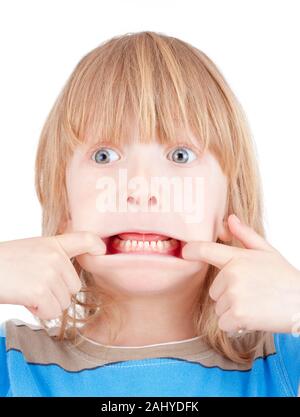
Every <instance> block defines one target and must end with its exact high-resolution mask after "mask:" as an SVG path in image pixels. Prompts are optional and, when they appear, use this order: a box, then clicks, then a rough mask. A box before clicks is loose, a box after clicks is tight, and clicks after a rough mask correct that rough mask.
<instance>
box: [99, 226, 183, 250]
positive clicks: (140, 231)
mask: <svg viewBox="0 0 300 417" xmlns="http://www.w3.org/2000/svg"><path fill="white" fill-rule="evenodd" d="M127 233H138V234H141V235H145V236H144V239H145V240H147V235H153V240H159V236H157V237H156V238H155V237H154V236H155V235H160V236H163V237H165V238H166V239H168V238H171V239H176V240H179V241H180V242H181V245H182V246H183V245H185V244H186V243H187V241H185V240H183V239H182V238H181V237H180V236H179V235H177V234H176V233H173V232H170V233H169V232H165V231H162V230H157V229H156V230H148V229H147V230H146V229H130V230H128V229H123V230H118V231H115V232H114V233H113V234H110V235H106V236H102V237H101V239H102V240H103V241H104V243H105V244H107V243H108V241H109V239H110V238H112V237H113V236H117V235H122V234H127Z"/></svg>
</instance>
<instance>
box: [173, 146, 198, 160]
mask: <svg viewBox="0 0 300 417" xmlns="http://www.w3.org/2000/svg"><path fill="white" fill-rule="evenodd" d="M170 153H171V154H172V160H173V161H174V162H177V163H179V164H185V163H186V162H192V161H193V160H194V159H196V158H197V156H196V154H195V153H194V152H193V151H192V150H191V149H189V148H186V147H184V146H182V147H179V148H176V149H175V150H174V151H171V152H170ZM191 154H192V155H194V159H192V160H189V158H190V157H191ZM168 155H169V154H168ZM191 158H193V156H192V157H191Z"/></svg>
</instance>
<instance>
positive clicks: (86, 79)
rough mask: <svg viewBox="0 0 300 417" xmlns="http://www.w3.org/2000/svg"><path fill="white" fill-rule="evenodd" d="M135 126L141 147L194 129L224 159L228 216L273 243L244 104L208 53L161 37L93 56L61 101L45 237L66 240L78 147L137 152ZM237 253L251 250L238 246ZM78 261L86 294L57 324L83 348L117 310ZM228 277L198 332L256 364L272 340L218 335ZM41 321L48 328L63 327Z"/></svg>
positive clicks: (143, 36) (39, 170) (45, 180)
mask: <svg viewBox="0 0 300 417" xmlns="http://www.w3.org/2000/svg"><path fill="white" fill-rule="evenodd" d="M132 116H134V117H135V119H136V120H137V122H138V129H139V134H138V138H139V140H140V141H143V142H145V143H149V142H150V141H151V140H153V137H155V135H156V137H157V140H158V141H159V142H160V143H162V144H173V141H176V134H175V133H176V129H177V128H178V127H182V128H183V129H185V130H187V129H191V130H192V131H193V133H194V134H195V136H196V137H197V138H198V139H199V141H200V142H201V145H203V146H204V148H203V149H204V150H206V149H209V150H210V151H211V152H212V153H213V154H214V155H215V156H216V158H217V160H218V162H219V164H220V166H221V168H222V170H223V172H224V173H225V174H226V176H227V178H228V193H227V196H228V197H227V210H228V213H227V215H228V214H230V213H235V214H237V216H239V217H240V219H241V220H242V221H243V222H245V223H246V224H248V225H249V226H251V227H252V228H253V229H254V230H255V231H256V232H258V233H259V234H260V235H261V236H265V232H264V227H263V221H262V192H261V183H260V178H259V171H258V166H257V158H256V152H255V146H254V143H253V141H252V139H251V133H250V129H249V126H248V123H247V120H246V117H245V114H244V112H243V110H242V108H241V105H240V103H239V101H238V100H237V98H236V96H235V95H234V93H233V92H232V91H231V89H230V87H229V85H228V84H227V82H226V81H225V79H224V77H223V75H222V74H221V72H220V70H219V69H218V68H217V66H216V65H215V64H214V63H213V62H212V61H211V60H210V58H208V56H207V55H206V54H205V53H203V52H202V51H200V50H199V49H197V48H195V47H194V46H192V45H190V44H189V43H186V42H184V41H182V40H179V39H177V38H174V37H171V36H167V35H165V34H162V33H157V32H151V31H145V32H138V33H126V34H125V35H122V36H116V37H114V38H111V39H110V40H108V41H106V42H103V43H102V44H100V45H99V46H98V47H96V48H95V49H93V50H92V51H90V52H89V53H88V54H86V55H85V56H84V57H83V58H82V59H81V60H80V61H79V63H78V64H77V66H76V67H75V69H74V71H73V72H72V74H71V75H70V77H69V79H68V80H67V82H66V84H65V85H64V87H63V89H62V91H61V93H60V94H59V96H58V98H57V100H56V101H55V103H54V105H53V107H52V109H51V111H50V114H49V116H48V118H47V119H46V122H45V124H44V126H43V129H42V132H41V135H40V141H39V145H38V150H37V155H36V165H35V168H36V172H35V175H36V176H35V186H36V191H37V195H38V198H39V201H40V203H41V206H42V235H43V236H52V235H56V234H59V233H61V224H62V221H63V220H64V219H66V218H67V216H68V200H67V192H66V184H65V170H66V164H67V162H68V160H69V158H70V157H71V156H72V152H73V150H74V149H75V147H76V146H77V145H79V144H82V143H83V142H84V141H86V138H87V134H89V136H90V137H92V138H93V140H95V143H97V140H98V139H99V138H106V139H108V138H109V141H110V142H111V143H112V144H115V145H117V144H119V143H122V142H124V141H127V142H128V143H130V140H131V137H130V135H129V134H128V135H127V132H128V130H127V129H128V128H130V120H132ZM200 142H199V143H200ZM217 242H220V243H224V242H222V241H221V240H219V239H218V240H217ZM227 244H230V245H234V246H241V245H240V243H239V241H236V240H235V239H234V238H233V240H232V241H230V242H229V243H228V242H227ZM71 261H72V263H73V265H74V267H75V269H76V271H77V272H78V274H79V276H80V278H81V280H82V283H83V288H82V292H81V293H80V294H78V296H77V297H73V300H72V304H71V306H70V307H69V308H68V309H66V310H65V311H64V312H63V314H62V316H61V317H60V318H59V319H57V320H56V323H57V324H58V326H59V328H60V339H61V340H62V339H64V338H67V337H71V338H74V334H75V333H76V329H78V328H79V326H84V325H85V324H86V323H87V322H88V321H91V320H95V319H97V317H99V315H107V317H108V318H109V319H111V318H112V316H113V314H111V313H113V312H114V310H113V309H112V305H113V304H112V300H109V298H108V297H107V295H106V294H104V293H103V292H101V291H100V289H99V288H97V286H96V285H95V282H94V280H93V277H92V276H91V274H90V273H88V271H85V270H83V269H82V268H81V267H80V265H79V264H78V262H76V259H75V258H72V259H71ZM218 271H219V270H218V269H217V268H215V267H212V266H210V267H209V269H208V272H207V275H206V279H205V281H204V285H203V287H202V288H201V293H200V294H199V300H198V304H197V309H196V310H195V313H194V325H195V330H196V332H197V334H199V335H204V337H205V340H206V341H207V343H208V344H209V345H210V346H211V347H212V348H213V349H215V350H216V351H217V352H219V353H221V354H222V355H224V356H226V357H227V358H229V359H230V360H232V361H235V362H238V363H245V362H249V361H251V358H252V355H253V352H254V351H255V349H256V346H257V344H258V343H259V342H260V341H261V338H262V337H263V336H264V332H255V334H256V336H257V337H255V338H254V339H252V340H254V342H253V343H252V345H251V346H248V347H247V349H246V348H245V347H244V348H243V349H239V348H238V347H237V346H236V343H235V342H234V341H233V340H232V339H231V338H230V337H228V335H227V333H226V332H223V331H222V330H220V329H219V328H218V325H217V316H216V314H215V311H214V302H213V301H212V300H211V298H210V297H209V294H208V289H209V287H210V285H211V284H212V282H213V280H214V278H215V276H216V274H217V273H218ZM108 312H109V313H108ZM115 317H117V315H115ZM38 320H39V321H40V322H41V323H42V324H43V325H44V326H45V327H46V328H49V327H51V323H52V324H53V322H52V321H51V320H50V321H47V320H41V319H38ZM112 323H113V321H112ZM68 330H70V332H69V331H68Z"/></svg>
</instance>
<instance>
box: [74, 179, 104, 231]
mask: <svg viewBox="0 0 300 417" xmlns="http://www.w3.org/2000/svg"><path fill="white" fill-rule="evenodd" d="M97 178H98V177H97V176H96V175H95V174H91V173H88V172H85V171H81V172H78V173H77V175H76V176H75V175H73V176H70V177H69V178H68V180H67V190H68V201H69V208H70V214H71V218H72V226H73V229H74V230H93V227H94V225H95V222H96V221H97V219H98V217H99V213H97V206H96V202H97V197H98V196H99V193H101V190H99V189H97V188H96V185H97Z"/></svg>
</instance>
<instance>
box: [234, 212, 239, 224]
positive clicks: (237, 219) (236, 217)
mask: <svg viewBox="0 0 300 417" xmlns="http://www.w3.org/2000/svg"><path fill="white" fill-rule="evenodd" d="M233 216H234V218H235V220H236V221H237V222H238V223H241V221H240V219H239V218H238V216H237V215H235V214H234V215H233Z"/></svg>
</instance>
